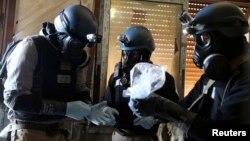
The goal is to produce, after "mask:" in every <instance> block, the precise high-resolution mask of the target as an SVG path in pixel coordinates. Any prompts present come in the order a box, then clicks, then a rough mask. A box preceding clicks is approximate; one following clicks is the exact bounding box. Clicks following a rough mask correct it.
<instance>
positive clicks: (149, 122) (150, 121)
mask: <svg viewBox="0 0 250 141" xmlns="http://www.w3.org/2000/svg"><path fill="white" fill-rule="evenodd" d="M156 123H157V120H156V119H155V118H154V117H152V116H147V117H138V118H136V119H135V120H134V125H140V126H141V127H143V128H145V129H147V130H149V129H151V128H152V127H153V126H154V125H155V124H156Z"/></svg>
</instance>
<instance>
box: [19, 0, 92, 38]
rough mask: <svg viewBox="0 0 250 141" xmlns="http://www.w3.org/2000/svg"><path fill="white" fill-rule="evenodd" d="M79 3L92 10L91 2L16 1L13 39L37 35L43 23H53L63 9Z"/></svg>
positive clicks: (72, 0) (73, 0) (56, 0)
mask: <svg viewBox="0 0 250 141" xmlns="http://www.w3.org/2000/svg"><path fill="white" fill-rule="evenodd" d="M80 2H81V4H82V5H85V6H87V7H88V8H89V9H91V10H93V3H94V1H93V0H17V4H16V18H15V19H16V25H15V33H14V38H24V37H25V36H27V35H32V34H37V33H38V32H39V30H40V29H41V25H42V23H43V22H45V21H49V22H53V20H54V17H55V16H56V15H57V14H58V13H59V12H60V11H61V10H63V9H64V8H65V7H67V6H68V5H71V4H79V3H80Z"/></svg>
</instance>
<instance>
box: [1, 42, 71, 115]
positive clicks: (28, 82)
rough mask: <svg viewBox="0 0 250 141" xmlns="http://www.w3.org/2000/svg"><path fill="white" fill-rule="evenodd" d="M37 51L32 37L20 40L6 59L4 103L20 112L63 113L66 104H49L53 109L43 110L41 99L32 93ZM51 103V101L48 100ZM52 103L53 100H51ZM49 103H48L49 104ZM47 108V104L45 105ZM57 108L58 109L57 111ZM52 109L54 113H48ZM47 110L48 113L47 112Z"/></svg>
mask: <svg viewBox="0 0 250 141" xmlns="http://www.w3.org/2000/svg"><path fill="white" fill-rule="evenodd" d="M37 60H38V53H37V49H36V47H35V44H34V41H33V39H32V38H29V37H28V38H25V39H24V40H23V41H21V42H20V43H19V44H18V45H17V46H16V48H15V50H14V51H13V52H12V54H11V55H10V57H9V58H8V59H7V79H6V81H5V83H4V87H5V89H4V103H5V104H6V105H7V107H8V108H10V109H11V110H15V111H18V112H22V113H33V114H41V113H43V112H42V111H44V112H46V113H44V114H59V113H61V112H62V113H61V114H64V113H63V112H65V111H66V106H65V104H64V103H60V104H56V105H57V106H59V105H61V106H62V107H60V108H57V107H56V105H54V106H50V108H54V109H53V110H49V109H47V110H44V109H43V108H44V106H43V103H47V102H45V101H44V102H43V100H42V99H41V98H40V97H39V96H37V95H34V94H32V92H31V88H32V84H33V72H34V70H35V68H36V64H37ZM50 103H51V102H50ZM52 103H53V102H52ZM52 103H51V104H52ZM51 104H50V105H51ZM45 107H47V108H48V106H45ZM57 109H59V111H60V112H59V111H58V112H56V111H57ZM48 111H54V112H55V113H49V112H48ZM47 112H48V113H47Z"/></svg>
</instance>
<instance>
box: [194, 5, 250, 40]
mask: <svg viewBox="0 0 250 141" xmlns="http://www.w3.org/2000/svg"><path fill="white" fill-rule="evenodd" d="M189 25H190V26H193V27H196V32H195V34H199V33H203V32H208V31H219V32H220V33H222V34H223V35H224V36H227V37H237V36H241V35H244V34H245V33H247V32H249V24H248V21H247V19H246V17H245V16H244V13H243V11H242V10H241V9H240V8H239V7H238V6H236V5H234V4H232V3H229V2H219V3H214V4H211V5H208V6H207V7H205V8H203V9H202V10H201V11H199V12H198V13H197V14H196V16H195V17H194V19H193V20H192V21H191V22H190V23H189Z"/></svg>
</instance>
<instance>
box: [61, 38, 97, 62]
mask: <svg viewBox="0 0 250 141" xmlns="http://www.w3.org/2000/svg"><path fill="white" fill-rule="evenodd" d="M59 40H60V41H61V44H62V54H63V56H64V57H65V58H66V59H67V60H68V61H69V62H71V63H72V64H73V65H76V66H80V67H85V66H87V65H88V63H89V61H90V57H89V55H88V53H87V51H86V50H84V47H85V46H88V47H93V46H94V44H96V43H99V42H101V36H100V35H96V34H88V35H87V37H86V40H84V41H83V40H79V39H78V38H76V37H72V36H69V35H67V34H64V35H60V37H59Z"/></svg>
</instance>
